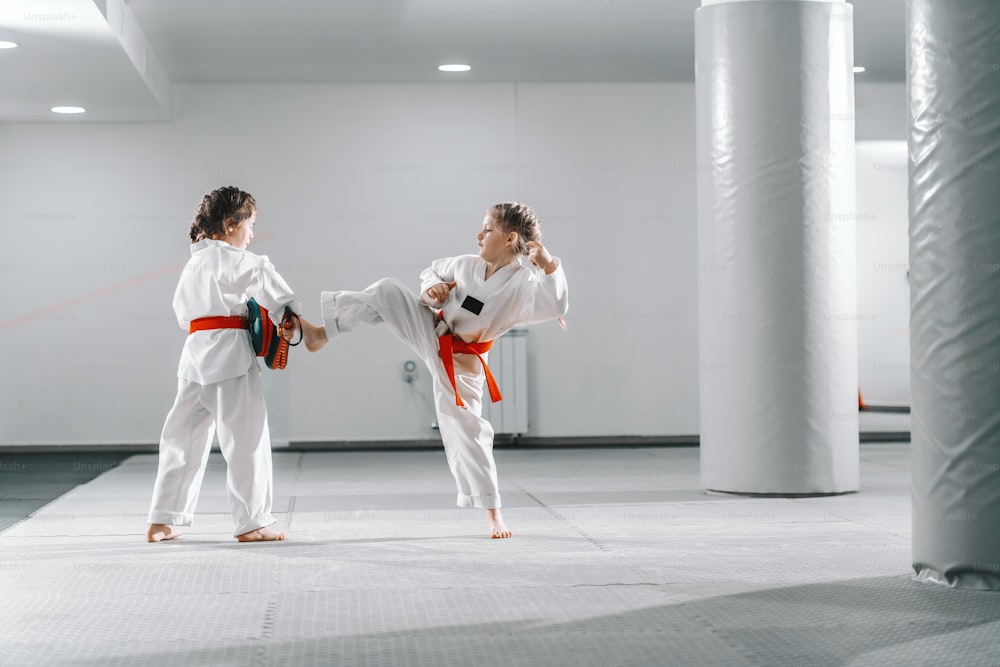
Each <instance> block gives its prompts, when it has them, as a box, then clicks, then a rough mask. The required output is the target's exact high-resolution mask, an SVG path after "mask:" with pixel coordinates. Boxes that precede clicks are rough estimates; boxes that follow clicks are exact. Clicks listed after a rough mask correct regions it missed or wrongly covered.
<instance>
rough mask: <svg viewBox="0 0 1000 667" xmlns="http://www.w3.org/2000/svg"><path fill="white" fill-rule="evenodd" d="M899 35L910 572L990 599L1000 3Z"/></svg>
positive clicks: (926, 1)
mask: <svg viewBox="0 0 1000 667" xmlns="http://www.w3.org/2000/svg"><path fill="white" fill-rule="evenodd" d="M907 33H908V44H907V60H908V63H907V71H908V76H907V81H908V97H909V109H910V119H909V123H910V128H909V153H910V336H911V338H910V361H911V363H910V372H911V392H912V423H913V425H912V455H913V487H912V493H913V568H914V570H916V572H917V576H918V578H920V579H923V580H927V581H934V582H938V583H944V584H947V585H950V586H953V587H961V588H978V589H992V590H1000V38H998V35H1000V3H998V2H997V0H962V1H961V2H956V1H955V0H909V1H908V3H907Z"/></svg>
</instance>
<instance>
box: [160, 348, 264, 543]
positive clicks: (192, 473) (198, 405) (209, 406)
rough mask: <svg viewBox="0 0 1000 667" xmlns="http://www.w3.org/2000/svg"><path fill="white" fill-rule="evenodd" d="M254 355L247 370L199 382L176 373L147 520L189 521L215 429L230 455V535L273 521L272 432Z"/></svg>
mask: <svg viewBox="0 0 1000 667" xmlns="http://www.w3.org/2000/svg"><path fill="white" fill-rule="evenodd" d="M260 374H261V373H260V368H259V367H258V365H257V361H256V360H254V362H253V363H252V364H251V365H250V371H249V372H248V373H247V374H246V375H241V376H240V377H237V378H233V379H231V380H225V381H223V382H217V383H215V384H208V385H202V384H198V383H197V382H191V381H189V380H183V379H179V380H178V382H177V398H176V399H175V400H174V406H173V408H171V410H170V412H169V413H168V414H167V419H166V421H165V422H164V424H163V434H162V435H161V436H160V463H159V469H158V470H157V473H156V484H155V485H154V486H153V502H152V504H151V507H150V510H149V523H165V524H170V525H172V526H190V525H191V523H192V521H193V519H194V508H195V505H196V504H197V503H198V493H199V491H200V490H201V481H202V478H203V477H204V475H205V466H206V464H207V463H208V455H209V452H210V450H211V447H212V438H213V436H214V435H215V432H216V430H218V433H219V446H220V448H221V449H222V456H223V457H224V458H225V459H226V464H227V466H226V492H227V494H228V496H229V509H230V511H231V512H232V514H233V521H234V522H235V524H236V529H235V531H234V532H233V535H242V534H243V533H247V532H250V531H251V530H256V529H257V528H262V527H264V526H269V525H271V524H272V523H274V522H275V518H274V517H273V516H271V502H272V488H271V436H270V433H269V432H268V427H267V408H266V406H265V404H264V392H263V390H262V387H261V378H260Z"/></svg>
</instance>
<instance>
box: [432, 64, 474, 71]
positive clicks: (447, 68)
mask: <svg viewBox="0 0 1000 667" xmlns="http://www.w3.org/2000/svg"><path fill="white" fill-rule="evenodd" d="M438 69H439V70H441V71H442V72H468V71H469V70H470V69H472V67H471V66H470V65H458V64H455V65H441V66H439V67H438Z"/></svg>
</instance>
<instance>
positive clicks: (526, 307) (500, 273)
mask: <svg viewBox="0 0 1000 667" xmlns="http://www.w3.org/2000/svg"><path fill="white" fill-rule="evenodd" d="M453 281H454V282H455V283H457V284H456V286H455V289H454V290H452V292H451V294H450V295H449V296H448V299H447V300H446V301H445V303H444V307H443V309H442V313H443V315H444V321H445V323H446V324H447V325H448V329H449V330H450V331H451V332H452V333H453V334H454V335H456V336H458V337H459V338H461V339H462V340H464V341H465V342H467V343H478V342H485V341H488V340H493V339H495V338H498V337H499V336H501V335H503V334H504V333H506V332H507V331H509V330H510V329H512V328H514V327H515V326H519V325H526V324H536V323H538V322H547V321H549V320H554V319H556V318H558V317H562V316H563V315H565V314H566V311H567V310H568V309H569V288H568V286H567V284H566V274H565V273H563V268H562V262H561V261H560V262H559V266H558V268H556V270H555V271H553V272H552V273H549V274H546V273H545V272H544V271H543V270H541V269H540V268H538V267H537V266H535V265H534V264H532V263H531V262H529V261H528V259H527V258H526V257H521V256H518V257H517V258H516V259H515V260H514V261H513V262H511V263H510V264H508V265H507V266H504V267H503V268H501V269H499V270H497V272H496V273H494V274H493V275H492V276H490V278H489V280H487V279H486V262H485V261H483V259H482V258H481V257H479V256H478V255H460V256H458V257H448V258H445V259H438V260H435V261H434V262H432V263H431V265H430V267H428V268H426V269H424V270H423V272H421V274H420V293H421V294H423V293H424V292H425V291H426V290H427V288H429V287H431V286H433V285H437V284H438V283H446V284H447V283H450V282H453ZM466 297H472V298H474V299H476V300H478V301H479V302H480V303H482V304H483V306H482V310H481V311H480V313H479V314H478V315H476V314H475V313H473V312H471V311H470V310H468V309H467V308H463V307H462V304H463V303H465V299H466Z"/></svg>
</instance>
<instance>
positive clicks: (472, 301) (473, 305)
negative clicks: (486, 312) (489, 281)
mask: <svg viewBox="0 0 1000 667" xmlns="http://www.w3.org/2000/svg"><path fill="white" fill-rule="evenodd" d="M485 305H486V304H485V303H483V302H482V301H480V300H479V299H477V298H475V297H471V296H467V297H465V301H463V302H462V308H465V309H466V310H467V311H469V312H470V313H472V314H473V315H478V314H479V313H481V312H483V306H485Z"/></svg>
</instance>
